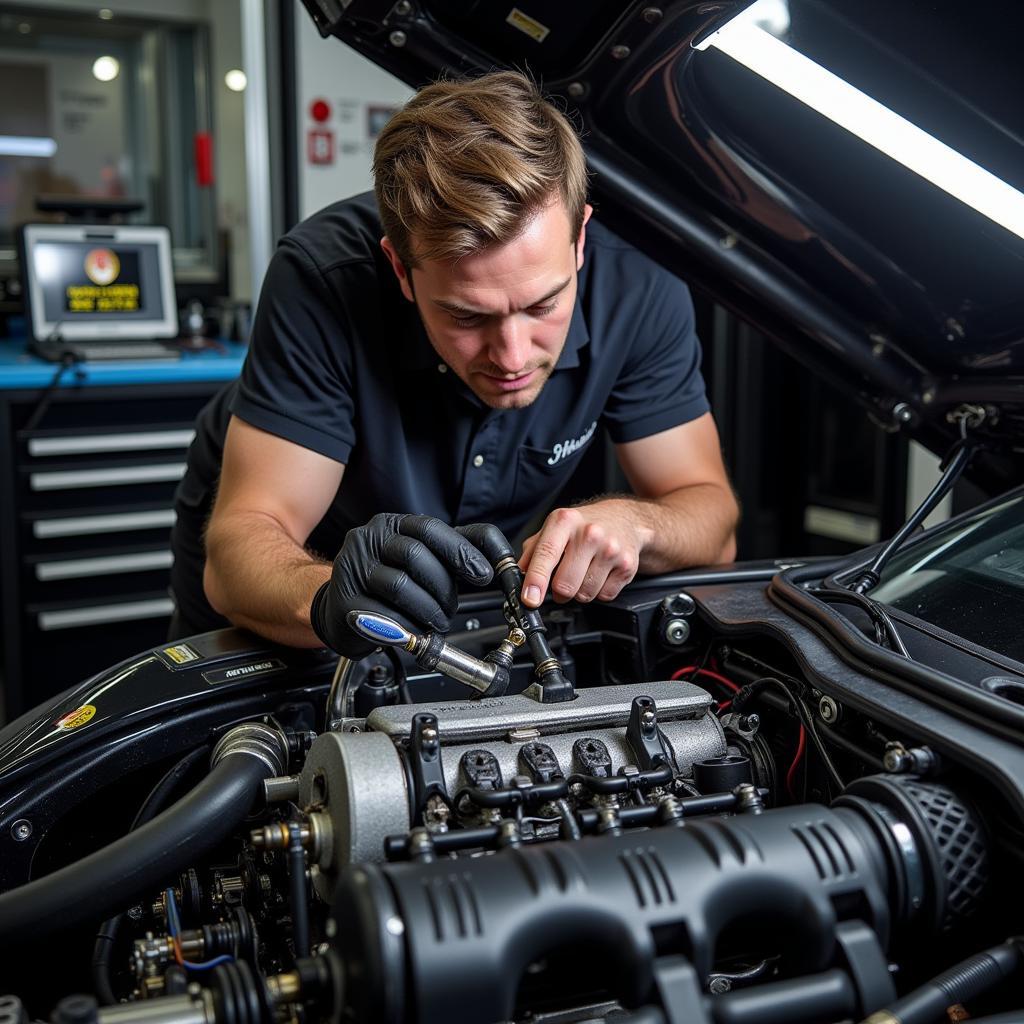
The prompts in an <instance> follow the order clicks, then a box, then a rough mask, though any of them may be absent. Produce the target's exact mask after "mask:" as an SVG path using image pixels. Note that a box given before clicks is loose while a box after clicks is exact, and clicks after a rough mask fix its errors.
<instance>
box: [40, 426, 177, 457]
mask: <svg viewBox="0 0 1024 1024" xmlns="http://www.w3.org/2000/svg"><path fill="white" fill-rule="evenodd" d="M195 436H196V432H195V431H194V430H192V429H191V428H188V429H182V430H133V431H124V432H119V433H116V434H58V435H55V436H51V437H30V438H29V439H28V441H27V443H26V445H25V449H26V451H27V453H28V454H29V455H30V456H32V457H34V458H37V457H44V458H45V457H52V456H59V455H101V454H104V453H107V452H140V451H142V452H145V451H161V450H164V449H175V448H177V449H184V448H188V446H189V445H190V444H191V443H192V439H193V438H194V437H195Z"/></svg>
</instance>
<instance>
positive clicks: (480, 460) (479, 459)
mask: <svg viewBox="0 0 1024 1024" xmlns="http://www.w3.org/2000/svg"><path fill="white" fill-rule="evenodd" d="M483 464H484V457H483V456H482V455H474V456H473V465H474V466H476V468H477V469H479V468H480V467H481V466H482V465H483Z"/></svg>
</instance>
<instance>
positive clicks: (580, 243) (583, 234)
mask: <svg viewBox="0 0 1024 1024" xmlns="http://www.w3.org/2000/svg"><path fill="white" fill-rule="evenodd" d="M593 212H594V208H593V207H592V206H591V205H590V203H587V204H586V206H584V207H583V223H582V224H581V225H580V234H579V238H577V239H576V269H577V270H582V268H583V247H584V245H586V242H587V221H588V220H590V215H591V214H592V213H593ZM385 241H386V239H385Z"/></svg>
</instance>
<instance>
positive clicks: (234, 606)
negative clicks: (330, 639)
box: [203, 512, 331, 647]
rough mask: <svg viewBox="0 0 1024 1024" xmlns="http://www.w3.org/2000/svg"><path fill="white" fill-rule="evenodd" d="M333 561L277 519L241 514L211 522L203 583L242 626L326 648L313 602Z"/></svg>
mask: <svg viewBox="0 0 1024 1024" xmlns="http://www.w3.org/2000/svg"><path fill="white" fill-rule="evenodd" d="M330 575H331V564H330V563H329V562H322V561H320V560H319V559H317V558H315V557H314V556H313V555H311V554H310V553H309V552H308V551H306V550H305V548H303V547H302V546H301V545H299V544H297V543H296V542H295V541H294V540H293V539H292V538H291V537H289V536H288V534H287V533H286V532H285V530H284V529H282V527H281V525H280V524H279V523H277V522H276V521H275V520H274V519H273V518H272V517H270V516H266V515H263V514H260V513H256V512H251V513H236V514H235V515H233V516H232V517H231V519H230V520H229V521H226V522H218V521H217V520H216V519H215V520H214V521H213V522H211V524H210V528H209V529H208V531H207V534H206V568H205V570H204V573H203V586H204V589H205V590H206V596H207V599H208V600H209V601H210V603H211V604H212V605H213V607H214V608H215V609H216V610H217V611H218V612H219V613H220V614H221V615H223V616H225V617H226V618H228V619H230V620H231V622H233V623H234V624H235V625H236V626H242V627H244V628H246V629H251V630H252V631H253V632H254V633H258V634H260V635H261V636H265V637H267V638H269V639H271V640H274V641H276V642H278V643H282V644H288V645H289V646H292V647H322V646H323V643H322V641H320V640H319V639H318V638H317V636H316V634H315V633H314V632H313V630H312V627H311V626H310V624H309V605H310V602H311V601H312V599H313V595H314V594H315V593H316V591H317V589H318V588H319V587H320V585H321V584H322V583H324V582H325V581H326V580H327V579H329V578H330Z"/></svg>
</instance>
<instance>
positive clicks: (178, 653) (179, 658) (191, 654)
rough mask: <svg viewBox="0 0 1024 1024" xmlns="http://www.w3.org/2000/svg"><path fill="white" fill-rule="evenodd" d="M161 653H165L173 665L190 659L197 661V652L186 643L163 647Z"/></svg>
mask: <svg viewBox="0 0 1024 1024" xmlns="http://www.w3.org/2000/svg"><path fill="white" fill-rule="evenodd" d="M160 653H161V654H166V655H167V657H168V658H170V659H171V661H173V662H174V664H175V665H184V664H186V663H188V662H190V661H198V660H199V653H198V652H197V651H194V650H192V648H191V647H189V645H188V644H175V645H174V647H165V648H164V649H163V650H162V651H161V652H160Z"/></svg>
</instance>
